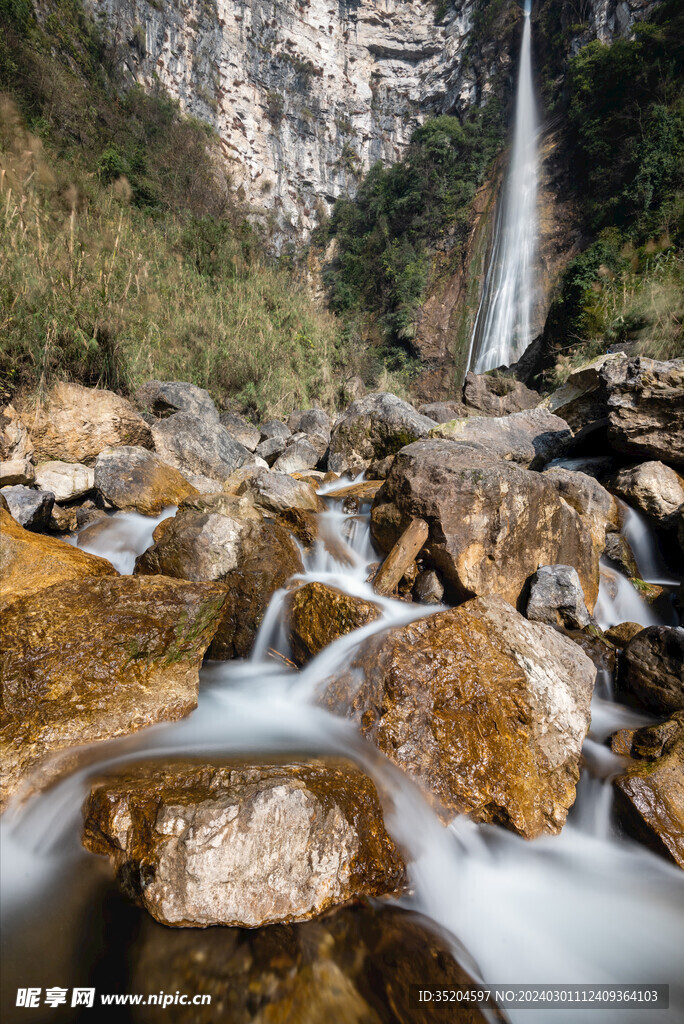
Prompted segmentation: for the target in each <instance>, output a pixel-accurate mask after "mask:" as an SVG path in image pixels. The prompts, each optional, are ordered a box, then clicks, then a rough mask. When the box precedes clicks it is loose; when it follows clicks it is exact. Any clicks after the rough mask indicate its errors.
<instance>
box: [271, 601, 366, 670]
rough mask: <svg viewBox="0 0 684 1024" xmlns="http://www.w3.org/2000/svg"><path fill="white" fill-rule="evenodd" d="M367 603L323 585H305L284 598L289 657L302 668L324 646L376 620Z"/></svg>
mask: <svg viewBox="0 0 684 1024" xmlns="http://www.w3.org/2000/svg"><path fill="white" fill-rule="evenodd" d="M380 614H381V612H380V608H379V607H378V606H377V605H376V604H373V603H372V602H371V601H364V600H363V599H362V598H360V597H351V596H350V595H349V594H345V593H343V592H342V591H341V590H338V589H337V588H336V587H328V586H326V585H325V584H324V583H307V584H306V585H305V586H303V587H300V589H299V590H295V591H293V593H291V594H288V596H287V598H286V602H285V618H286V620H287V622H288V624H289V631H290V642H291V644H292V650H293V657H294V660H295V661H296V662H297V664H298V665H303V664H304V663H305V662H307V661H308V660H309V659H310V658H313V657H314V655H316V654H318V652H319V651H321V650H323V648H324V647H327V646H328V644H331V643H333V641H335V640H338V639H339V638H340V637H341V636H345V635H346V634H347V633H351V632H352V630H354V629H359V628H360V627H361V626H365V625H367V623H369V622H373V621H374V620H375V619H378V618H379V617H380Z"/></svg>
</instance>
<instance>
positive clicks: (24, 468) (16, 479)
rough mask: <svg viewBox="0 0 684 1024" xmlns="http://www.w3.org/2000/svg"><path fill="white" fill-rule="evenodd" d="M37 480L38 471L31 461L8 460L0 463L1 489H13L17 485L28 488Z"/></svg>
mask: <svg viewBox="0 0 684 1024" xmlns="http://www.w3.org/2000/svg"><path fill="white" fill-rule="evenodd" d="M35 478H36V471H35V468H34V465H33V463H32V462H30V461H29V459H7V460H6V461H4V462H0V487H13V486H14V485H15V484H22V485H25V486H27V487H28V486H29V485H30V484H32V483H33V481H34V480H35ZM39 486H41V485H40V484H39Z"/></svg>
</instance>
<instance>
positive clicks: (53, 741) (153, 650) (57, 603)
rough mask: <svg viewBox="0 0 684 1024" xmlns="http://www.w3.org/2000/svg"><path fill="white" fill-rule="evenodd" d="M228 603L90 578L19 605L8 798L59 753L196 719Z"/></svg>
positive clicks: (6, 680) (195, 588)
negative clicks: (207, 662) (202, 681)
mask: <svg viewBox="0 0 684 1024" xmlns="http://www.w3.org/2000/svg"><path fill="white" fill-rule="evenodd" d="M53 543H55V544H61V542H60V541H54V542H53ZM63 546H64V547H66V545H63ZM223 597H224V595H223V591H222V589H221V588H220V587H217V586H214V585H212V584H205V583H181V582H179V581H178V580H169V579H160V578H151V579H140V578H137V577H132V576H103V577H101V578H95V577H93V576H90V577H86V578H82V579H72V580H70V581H68V582H64V583H58V584H55V585H53V586H51V587H50V588H49V589H43V590H40V591H38V592H36V593H32V594H25V595H23V596H22V597H20V598H18V599H16V600H14V601H13V602H12V603H11V605H10V606H9V608H7V609H6V611H5V613H4V615H3V622H2V632H3V643H2V650H1V652H0V678H1V679H2V685H3V693H4V709H3V713H2V719H1V726H0V731H1V732H2V737H3V742H4V743H5V757H4V764H3V772H4V776H3V793H4V796H5V797H8V796H9V795H10V794H11V793H12V792H13V791H14V790H15V789H16V788H17V787H18V786H19V784H20V782H21V781H22V779H23V778H24V777H25V776H26V775H27V774H28V773H29V772H32V771H33V770H35V769H37V768H39V767H42V766H43V763H44V762H45V761H46V759H47V757H48V755H50V754H54V753H55V752H56V751H60V750H65V748H69V747H76V746H79V745H81V744H84V743H90V742H92V741H95V740H104V739H110V738H112V737H114V736H122V735H125V734H126V733H130V732H134V731H136V730H137V729H141V728H142V727H143V726H146V725H151V724H152V723H153V722H158V721H170V720H173V719H177V718H182V717H183V716H184V715H186V714H188V713H189V712H190V711H191V710H192V709H193V708H194V707H195V706H196V703H197V689H198V684H199V667H200V664H201V662H202V656H203V654H204V651H205V650H206V648H207V646H208V644H209V641H210V640H211V637H212V635H213V633H214V631H215V629H216V625H217V623H218V617H219V613H220V610H221V604H222V602H223ZM37 637H40V642H39V643H37V642H36V638H37ZM58 770H59V769H58V767H57V765H53V762H50V764H49V765H48V766H46V771H47V772H48V776H49V775H50V773H52V772H53V771H58Z"/></svg>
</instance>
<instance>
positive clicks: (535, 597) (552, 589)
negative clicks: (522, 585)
mask: <svg viewBox="0 0 684 1024" xmlns="http://www.w3.org/2000/svg"><path fill="white" fill-rule="evenodd" d="M526 615H527V618H528V619H530V620H532V621H533V622H545V623H546V624H547V625H548V626H555V627H557V628H558V629H584V627H585V626H588V625H589V624H590V622H591V616H590V615H589V612H588V611H587V606H586V605H585V603H584V594H583V593H582V585H581V583H580V579H579V576H578V575H577V571H576V570H575V569H573V567H572V566H571V565H542V566H540V568H539V569H537V571H536V572H535V574H534V576H533V577H532V581H531V584H530V596H529V598H528V600H527V611H526Z"/></svg>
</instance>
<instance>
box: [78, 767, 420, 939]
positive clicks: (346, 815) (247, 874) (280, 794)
mask: <svg viewBox="0 0 684 1024" xmlns="http://www.w3.org/2000/svg"><path fill="white" fill-rule="evenodd" d="M84 818H85V827H84V832H83V841H84V844H85V846H86V848H87V849H89V850H90V851H92V852H93V853H100V854H104V855H106V856H108V857H109V858H110V860H111V861H112V864H113V865H114V867H115V868H116V869H117V871H118V872H119V874H120V877H121V876H123V878H124V879H125V884H126V888H127V889H128V891H129V893H131V895H133V896H134V897H135V898H136V899H137V900H138V902H139V903H141V904H142V906H144V907H145V909H146V910H148V911H149V913H150V914H151V915H152V916H153V917H154V918H155V919H156V920H157V921H160V922H162V923H163V924H167V925H172V926H174V927H183V926H188V925H200V926H203V927H206V926H207V925H213V924H221V925H230V926H232V927H236V926H238V927H244V928H259V927H262V926H263V925H266V924H273V923H276V922H282V921H288V922H289V921H306V920H309V919H310V918H312V917H315V916H316V915H318V914H321V913H322V912H323V911H325V910H327V909H328V908H329V907H334V906H337V905H339V904H341V903H345V902H346V901H348V900H350V899H355V898H358V897H362V896H365V897H367V896H381V895H384V894H386V893H393V892H396V891H397V890H398V889H399V888H400V887H401V886H402V884H403V881H404V867H403V863H402V860H401V856H400V854H399V851H398V850H397V848H396V846H395V845H394V843H393V842H392V840H391V839H390V837H389V835H388V833H387V831H386V830H385V826H384V821H383V816H382V809H381V806H380V801H379V799H378V794H377V792H376V789H375V786H374V785H373V783H372V782H371V780H370V779H369V778H368V777H367V776H366V775H364V774H363V773H362V772H361V771H360V770H359V769H358V768H357V767H356V766H355V765H354V764H352V763H351V762H349V761H344V760H337V759H332V758H330V759H326V760H311V761H303V762H300V763H295V764H281V765H279V764H259V763H257V764H255V765H249V764H247V765H245V764H244V763H241V762H235V763H228V764H210V765H208V764H203V763H195V762H192V761H185V762H183V761H177V762H170V763H162V764H160V763H159V762H156V761H154V762H149V763H143V764H140V765H135V766H129V767H127V769H126V770H125V771H123V772H121V773H119V774H117V775H112V776H110V777H109V778H105V779H103V780H100V781H98V782H97V783H95V785H94V786H93V788H92V790H91V793H90V796H89V797H88V799H87V801H86V804H85V807H84Z"/></svg>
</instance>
